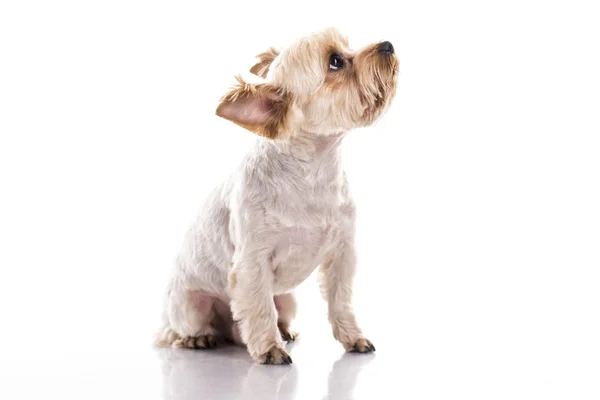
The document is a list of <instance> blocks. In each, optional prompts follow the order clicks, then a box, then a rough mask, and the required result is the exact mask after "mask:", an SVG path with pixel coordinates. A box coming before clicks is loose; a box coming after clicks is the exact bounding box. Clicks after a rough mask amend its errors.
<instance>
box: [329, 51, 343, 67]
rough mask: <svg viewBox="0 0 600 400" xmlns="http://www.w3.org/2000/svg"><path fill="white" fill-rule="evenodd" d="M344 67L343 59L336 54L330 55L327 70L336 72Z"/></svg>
mask: <svg viewBox="0 0 600 400" xmlns="http://www.w3.org/2000/svg"><path fill="white" fill-rule="evenodd" d="M343 66H344V59H343V58H342V57H340V56H338V55H337V54H332V55H331V56H330V57H329V69H330V70H332V71H337V70H338V69H342V67H343Z"/></svg>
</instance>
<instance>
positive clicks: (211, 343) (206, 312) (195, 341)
mask: <svg viewBox="0 0 600 400" xmlns="http://www.w3.org/2000/svg"><path fill="white" fill-rule="evenodd" d="M213 304H214V299H213V297H211V296H210V295H208V294H206V293H204V292H202V291H200V290H187V289H183V288H181V287H172V288H171V290H170V291H169V294H168V298H167V304H166V307H167V308H166V315H165V328H163V331H162V332H160V333H159V337H158V338H157V341H156V344H157V345H159V346H171V347H186V348H191V349H211V348H214V347H215V346H216V338H215V335H216V333H217V332H216V330H215V328H214V327H213V325H212V322H213V318H214V315H215V312H214V308H213Z"/></svg>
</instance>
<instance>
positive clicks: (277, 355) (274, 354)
mask: <svg viewBox="0 0 600 400" xmlns="http://www.w3.org/2000/svg"><path fill="white" fill-rule="evenodd" d="M259 361H260V363H261V364H291V363H292V358H291V357H290V356H289V354H288V353H287V351H285V350H284V349H283V348H282V347H279V346H278V345H275V346H273V347H271V349H270V350H269V351H267V352H266V353H265V354H263V355H262V356H260V357H259Z"/></svg>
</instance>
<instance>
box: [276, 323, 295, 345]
mask: <svg viewBox="0 0 600 400" xmlns="http://www.w3.org/2000/svg"><path fill="white" fill-rule="evenodd" d="M279 333H281V338H282V339H283V340H284V341H286V342H293V341H294V340H296V338H297V337H298V332H294V331H293V330H291V329H290V328H289V327H287V326H282V325H279Z"/></svg>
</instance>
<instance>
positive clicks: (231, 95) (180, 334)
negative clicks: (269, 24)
mask: <svg viewBox="0 0 600 400" xmlns="http://www.w3.org/2000/svg"><path fill="white" fill-rule="evenodd" d="M383 49H384V47H382V45H381V44H379V43H376V44H373V45H371V46H367V47H366V48H364V49H361V50H360V51H357V52H353V51H351V50H350V49H349V48H348V42H347V39H346V38H345V37H343V36H342V35H341V34H340V33H339V32H338V31H337V30H335V29H327V30H324V31H322V32H319V33H315V34H313V35H310V36H307V37H304V38H301V39H299V40H297V41H296V42H294V43H293V44H291V45H290V46H289V47H287V48H284V49H283V50H281V51H278V50H276V49H273V48H271V49H269V50H268V51H266V52H265V53H262V54H260V55H259V56H258V59H259V62H258V63H257V64H256V65H255V66H254V67H253V68H252V69H251V71H252V72H253V73H255V74H257V75H259V76H261V77H263V78H264V81H263V82H261V83H257V84H249V83H246V82H244V81H243V80H242V79H241V78H238V84H237V85H236V86H235V87H233V88H232V89H231V90H230V91H229V92H228V93H227V94H226V95H225V96H223V98H222V100H221V104H220V105H219V107H218V109H217V115H219V116H221V117H223V118H226V119H228V120H230V121H232V122H234V123H236V124H238V125H239V126H242V127H244V128H245V129H248V130H250V131H252V132H255V133H257V134H258V135H261V136H263V138H260V139H258V141H257V143H256V146H255V147H254V148H253V149H252V151H251V152H250V153H249V154H248V155H247V156H246V158H245V159H244V160H243V161H242V163H241V165H240V167H239V168H238V169H237V171H235V172H234V173H233V174H232V175H231V176H230V178H229V179H228V180H226V181H225V182H224V183H223V184H222V185H221V186H219V187H218V188H216V189H215V190H214V191H213V192H212V194H210V196H209V198H208V199H207V201H206V204H205V205H204V207H203V208H202V211H201V213H200V214H199V217H198V219H197V221H196V222H195V223H194V225H193V227H192V228H191V229H190V231H189V233H188V235H187V238H186V240H185V242H184V245H183V249H182V251H181V253H180V255H179V256H178V258H177V262H176V264H175V268H174V273H173V277H172V280H171V281H170V283H169V285H168V290H167V294H166V299H165V308H164V327H163V328H162V330H161V331H160V332H159V334H158V337H157V344H158V345H160V346H174V347H189V348H212V347H214V346H215V345H216V344H217V339H219V338H221V337H224V338H227V339H229V340H231V341H233V342H236V343H239V344H243V345H246V346H247V349H248V351H249V353H250V354H251V355H252V357H253V358H254V359H255V360H256V361H258V362H261V363H267V364H287V363H291V358H290V357H289V355H288V354H287V352H286V351H285V348H284V340H294V338H295V333H294V332H292V331H290V330H289V327H290V323H291V320H292V319H293V318H294V316H295V313H296V301H295V298H294V294H293V291H294V288H296V287H297V286H298V285H299V284H300V283H301V282H302V281H304V280H305V279H306V278H307V277H308V276H309V275H310V274H311V273H312V272H313V271H314V270H315V268H317V267H318V266H320V270H319V279H320V284H321V290H322V293H323V296H324V298H325V299H326V300H327V302H328V309H329V322H330V323H331V326H332V329H333V335H334V337H335V338H336V339H337V340H338V341H340V342H341V343H342V345H343V346H344V347H345V349H346V350H348V351H357V352H370V351H373V350H375V348H374V347H373V345H372V344H371V342H369V341H368V340H367V339H365V338H364V337H363V335H362V332H361V330H360V328H359V326H358V324H357V322H356V319H355V317H354V314H353V312H352V306H351V296H352V280H353V276H354V271H355V265H356V260H355V250H354V230H355V209H354V204H353V201H352V199H351V197H350V193H349V190H348V183H347V181H346V177H345V174H344V172H343V170H342V166H341V157H340V144H341V142H342V139H343V138H344V136H345V135H346V133H347V132H348V131H349V130H351V129H353V128H357V127H362V126H367V125H370V124H372V123H373V122H375V121H376V120H377V119H378V118H379V117H381V116H382V115H383V114H384V112H385V111H386V110H387V108H388V106H389V104H390V102H391V100H392V98H393V97H394V94H395V90H396V81H397V75H398V66H399V64H398V60H397V58H396V56H395V54H394V53H393V48H391V50H390V48H389V47H387V48H386V50H383ZM333 54H336V55H337V56H339V57H340V58H341V59H342V61H343V66H342V67H341V68H333V67H331V66H330V63H331V57H332V55H333Z"/></svg>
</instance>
